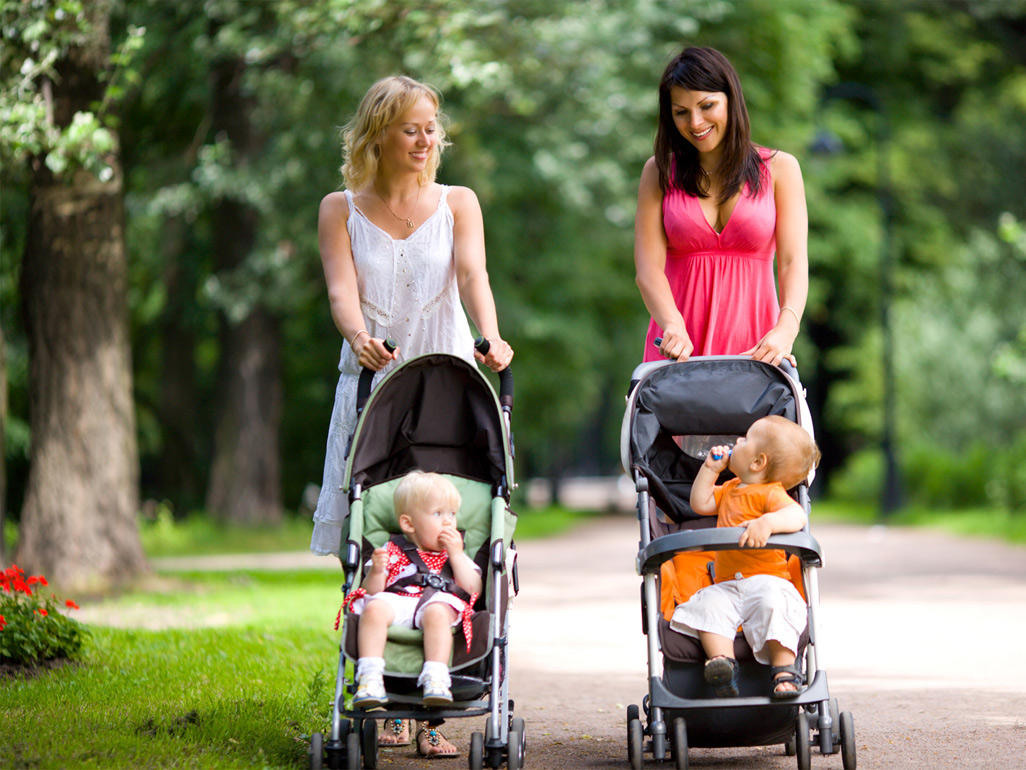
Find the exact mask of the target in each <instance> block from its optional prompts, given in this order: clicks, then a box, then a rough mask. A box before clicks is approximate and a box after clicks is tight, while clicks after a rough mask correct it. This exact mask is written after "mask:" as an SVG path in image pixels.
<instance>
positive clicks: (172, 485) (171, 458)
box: [157, 215, 206, 516]
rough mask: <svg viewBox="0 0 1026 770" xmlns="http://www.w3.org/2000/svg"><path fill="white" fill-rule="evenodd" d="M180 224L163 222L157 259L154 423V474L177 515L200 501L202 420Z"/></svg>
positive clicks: (191, 273) (190, 268)
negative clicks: (160, 302) (157, 445)
mask: <svg viewBox="0 0 1026 770" xmlns="http://www.w3.org/2000/svg"><path fill="white" fill-rule="evenodd" d="M186 231H187V227H186V223H185V220H184V217H182V216H181V215H176V216H169V217H168V218H167V219H166V220H165V221H164V228H163V237H162V239H161V242H162V244H163V246H162V250H163V258H164V264H165V265H166V267H165V269H164V275H163V280H164V286H165V287H166V291H167V307H166V308H165V309H164V313H163V316H162V318H161V323H160V345H161V372H162V376H161V380H160V394H159V407H158V408H159V414H160V426H161V433H162V436H163V442H162V445H161V452H160V459H159V466H158V471H157V472H158V478H159V486H160V489H161V490H162V494H165V495H167V497H168V498H169V499H170V500H171V504H172V506H173V507H174V512H175V515H176V516H183V515H185V514H187V513H188V512H189V510H191V509H192V508H195V507H199V506H200V505H201V504H202V502H203V498H202V492H203V484H202V481H201V479H200V478H199V474H198V468H197V457H198V452H199V446H198V441H197V438H198V437H197V435H196V434H197V431H196V427H195V426H196V425H197V424H206V415H205V414H201V413H200V403H199V393H198V389H197V385H196V321H195V320H194V315H195V310H194V308H195V304H196V286H197V281H198V279H197V271H196V266H195V262H194V260H191V259H188V258H183V255H186V254H187V253H188V250H187V236H186Z"/></svg>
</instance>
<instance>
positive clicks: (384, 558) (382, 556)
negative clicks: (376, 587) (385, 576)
mask: <svg viewBox="0 0 1026 770" xmlns="http://www.w3.org/2000/svg"><path fill="white" fill-rule="evenodd" d="M387 568H388V549H387V548H375V549H374V553H373V554H371V568H370V571H371V572H372V573H375V574H381V573H382V572H384V571H385V570H386V569H387Z"/></svg>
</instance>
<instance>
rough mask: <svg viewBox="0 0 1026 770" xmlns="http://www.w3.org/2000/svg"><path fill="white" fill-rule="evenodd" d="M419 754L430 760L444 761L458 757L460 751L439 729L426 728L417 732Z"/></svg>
mask: <svg viewBox="0 0 1026 770" xmlns="http://www.w3.org/2000/svg"><path fill="white" fill-rule="evenodd" d="M417 753H418V754H420V755H421V756H422V757H427V758H428V759H442V758H445V757H458V756H459V755H460V750H459V749H457V748H456V747H455V746H454V745H453V744H451V743H450V742H449V740H448V739H447V738H446V737H445V736H444V735H442V733H441V731H440V730H439V729H438V728H437V727H430V726H425V727H421V728H420V729H419V730H417Z"/></svg>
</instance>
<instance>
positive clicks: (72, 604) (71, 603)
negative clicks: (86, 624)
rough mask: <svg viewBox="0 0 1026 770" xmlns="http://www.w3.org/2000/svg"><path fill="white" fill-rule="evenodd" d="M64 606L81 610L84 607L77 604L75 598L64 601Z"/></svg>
mask: <svg viewBox="0 0 1026 770" xmlns="http://www.w3.org/2000/svg"><path fill="white" fill-rule="evenodd" d="M64 606H65V607H70V608H71V609H73V610H80V609H82V608H81V607H79V606H78V605H77V604H75V600H74V599H68V600H67V601H66V602H64Z"/></svg>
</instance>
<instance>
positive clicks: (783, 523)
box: [737, 503, 808, 548]
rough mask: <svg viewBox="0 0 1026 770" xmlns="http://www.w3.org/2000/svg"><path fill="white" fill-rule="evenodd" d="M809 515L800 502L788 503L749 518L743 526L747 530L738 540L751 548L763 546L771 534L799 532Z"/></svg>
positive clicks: (739, 543) (740, 543)
mask: <svg viewBox="0 0 1026 770" xmlns="http://www.w3.org/2000/svg"><path fill="white" fill-rule="evenodd" d="M806 521H808V517H806V515H805V511H804V510H803V509H802V507H801V506H800V505H798V503H794V504H793V505H787V506H784V507H783V508H780V509H779V510H776V511H770V512H769V513H764V514H763V515H762V516H760V517H759V518H757V519H749V520H748V521H746V522H745V523H744V524H742V526H743V527H744V528H745V531H744V532H742V533H741V538H740V539H739V540H738V541H737V544H738V545H740V546H749V547H750V548H762V546H764V545H766V542H767V541H768V540H769V538H770V535H786V534H788V533H790V532H797V531H798V530H800V529H801V528H802V527H804V526H805V522H806Z"/></svg>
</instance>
